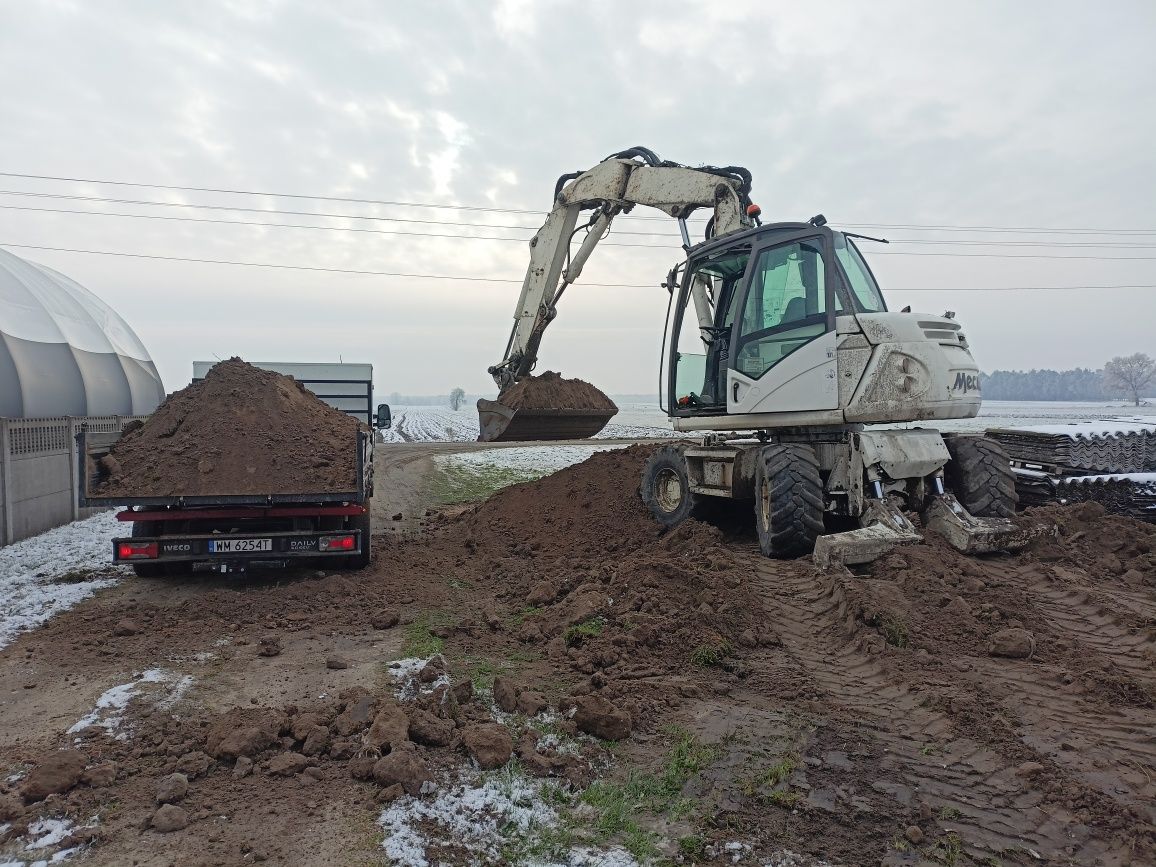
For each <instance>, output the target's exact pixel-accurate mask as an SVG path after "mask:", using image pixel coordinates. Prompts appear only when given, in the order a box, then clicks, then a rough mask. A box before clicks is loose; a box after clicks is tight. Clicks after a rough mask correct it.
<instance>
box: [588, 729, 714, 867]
mask: <svg viewBox="0 0 1156 867" xmlns="http://www.w3.org/2000/svg"><path fill="white" fill-rule="evenodd" d="M669 734H670V735H671V737H672V740H673V743H672V745H671V751H670V754H669V755H668V756H667V758H666V761H665V762H664V763H663V765H662V767H661V769H659V772H658V773H639V772H635V771H632V772H631V773H630V774H628V775H627V778H626V780H625V781H623V782H612V781H608V780H598V781H596V782H594V783H592V784H591V785H590V786H589V787H588V788H587V789H586V791H584V792H583V793H582V796H581V798H580V800H581V801H582V803H584V804H588V805H589V806H591V807H593V808H594V809H595V811H596V812H597V818H596V819H595V820H594V822H593V828H594V831H595V834H596V836H597V837H598V838H599V839H600V840H602V841H606V840H610V839H614V840H617V841H618V842H620V843H621V845H622V846H623V848H625V849H626V850H627V851H628V852H630V854H631V855H633V856H634V857H635V858H636V859H638V860H639V861H647V860H652V859H654V858H657V856H658V848H657V845H656V837H655V835H654V834H653V833H652V832H651V831H648V830H647V829H646V828H645V827H644V826H643V824H642V822H641V821H640V820H641V818H642V817H643V816H645V815H648V814H649V815H653V816H664V817H666V818H667V819H670V820H674V819H678V818H683V817H685V816H688V815H690V814H691V813H693V812H694V811H695V809H696V808H697V806H698V804H697V802H695V801H694V800H693V799H690V798H684V797H682V790H683V788H684V787H685V786H686V784H687V782H688V781H689V780H690V778H691V777H692V776H694V775H695V774H697V773H700V772H701V771H703V770H704V769H705V768H707V767H708V766H709V765H710V764H711V763H712V762H713V761H715V760H716V759H717V758H718V756H719V753H720V748H719V747H717V746H707V745H705V744H702V743H700V742H699V741H698V739H697V738H695V737H694V735H692V734H690V733H689V732H687V731H685V730H682V729H677V728H675V729H671V730H670V732H669Z"/></svg>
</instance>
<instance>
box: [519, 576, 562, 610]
mask: <svg viewBox="0 0 1156 867" xmlns="http://www.w3.org/2000/svg"><path fill="white" fill-rule="evenodd" d="M557 598H558V585H557V583H555V582H554V581H539V582H538V583H537V584H535V585H534V586H533V587H531V588H530V592H529V593H527V594H526V604H527V605H532V606H535V607H541V606H543V605H549V604H550V603H551V602H553V601H554V600H555V599H557Z"/></svg>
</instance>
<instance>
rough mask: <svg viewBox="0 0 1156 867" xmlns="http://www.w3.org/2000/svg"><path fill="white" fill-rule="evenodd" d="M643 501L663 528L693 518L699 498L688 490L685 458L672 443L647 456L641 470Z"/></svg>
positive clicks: (688, 480)
mask: <svg viewBox="0 0 1156 867" xmlns="http://www.w3.org/2000/svg"><path fill="white" fill-rule="evenodd" d="M640 493H641V494H642V502H644V503H646V507H647V508H648V509H650V512H651V514H653V515H654V517H655V520H657V521H658V523H660V524H661V525H662V526H663V527H665V528H666V529H668V530H669V529H670V528H671V527H677V526H678V525H679V524H681V523H682V522H683V521H685V520H686V519H687V518H690V517H694V516H695V515H696V514H697V513H698V511H699V510H700V508H701V505H702V498H701V497H699V496H698V494H695V493H692V492H691V490H690V476H689V474H688V472H687V467H686V458H685V457H684V456H683V454H682V451H681V450H679V449H678V448H677V447H675V446H663V447H662V448H660V449H659V450H658V451H656V452H655V453H654V454H652V455H651V456H650V459H649V460H648V461H647V462H646V466H645V468H643V470H642V485H641V486H640Z"/></svg>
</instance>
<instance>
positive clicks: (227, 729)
mask: <svg viewBox="0 0 1156 867" xmlns="http://www.w3.org/2000/svg"><path fill="white" fill-rule="evenodd" d="M283 722H284V717H283V716H282V715H281V714H280V713H277V712H275V711H270V710H265V709H257V710H250V709H247V708H234V709H233V710H231V711H229V712H228V713H226V714H224V715H222V716H221V717H219V718H218V719H217V721H216V723H215V724H214V725H213V726H212V727H211V728H210V729H209V733H208V735H207V736H206V738H205V748H206V750H207V751H208V753H209V755H211V756H213V757H214V758H218V759H238V758H240V757H241V756H249V757H252V756H255V755H257V753H260V752H262V751H263V750H267V749H269V747H271V746H273V744H274V743H276V741H277V736H278V735H279V734H280V731H281V727H282V725H283Z"/></svg>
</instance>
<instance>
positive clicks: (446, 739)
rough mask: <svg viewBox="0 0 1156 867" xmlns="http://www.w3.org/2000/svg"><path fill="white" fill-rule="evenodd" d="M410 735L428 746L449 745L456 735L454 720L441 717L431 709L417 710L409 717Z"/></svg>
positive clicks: (412, 738) (411, 738)
mask: <svg viewBox="0 0 1156 867" xmlns="http://www.w3.org/2000/svg"><path fill="white" fill-rule="evenodd" d="M409 737H410V740H412V741H414V742H415V743H419V744H424V745H425V746H427V747H444V746H449V744H450V741H452V740H453V737H454V721H453V720H449V719H441V718H440V717H436V716H434V715H433V714H432V713H430V712H429V711H425V710H420V709H419V710H415V711H413V712H412V713H411V714H410V718H409Z"/></svg>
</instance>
